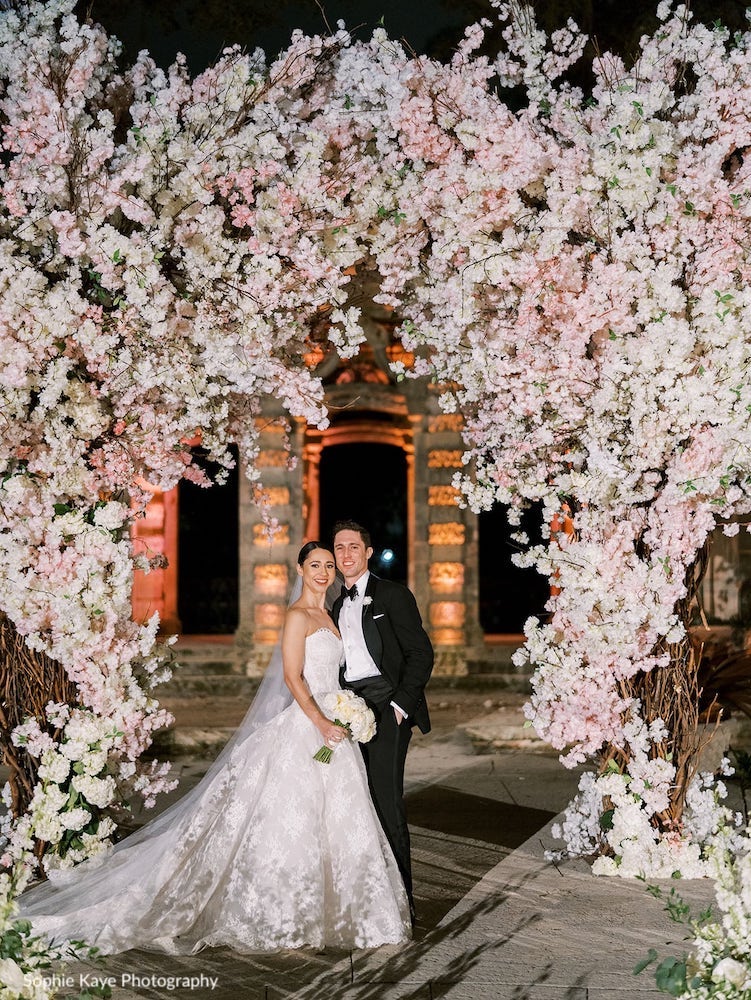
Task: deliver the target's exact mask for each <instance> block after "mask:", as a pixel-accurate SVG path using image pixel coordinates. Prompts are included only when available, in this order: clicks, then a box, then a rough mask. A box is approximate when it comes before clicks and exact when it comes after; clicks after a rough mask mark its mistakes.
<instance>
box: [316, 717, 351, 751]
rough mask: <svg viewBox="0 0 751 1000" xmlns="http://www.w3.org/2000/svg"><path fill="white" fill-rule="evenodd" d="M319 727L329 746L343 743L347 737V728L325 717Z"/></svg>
mask: <svg viewBox="0 0 751 1000" xmlns="http://www.w3.org/2000/svg"><path fill="white" fill-rule="evenodd" d="M318 728H319V729H320V731H321V735H322V736H323V740H324V743H325V744H326V746H327V747H334V746H336V745H337V743H341V742H342V740H346V739H347V730H346V729H342V727H341V726H337V725H335V724H334V723H333V722H331V721H330V720H329V719H324V720H323V722H322V723H320V724H319V726H318Z"/></svg>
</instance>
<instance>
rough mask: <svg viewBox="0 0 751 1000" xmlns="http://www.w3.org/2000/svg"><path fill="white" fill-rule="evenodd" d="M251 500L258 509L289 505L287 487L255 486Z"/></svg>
mask: <svg viewBox="0 0 751 1000" xmlns="http://www.w3.org/2000/svg"><path fill="white" fill-rule="evenodd" d="M253 500H254V502H255V503H257V504H258V506H259V507H264V506H265V507H287V506H288V505H289V487H288V486H263V487H261V486H257V487H256V488H255V489H254V490H253Z"/></svg>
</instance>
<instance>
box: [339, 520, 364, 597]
mask: <svg viewBox="0 0 751 1000" xmlns="http://www.w3.org/2000/svg"><path fill="white" fill-rule="evenodd" d="M334 555H335V556H336V565H337V567H338V569H339V572H340V573H341V574H342V576H343V577H344V581H345V583H346V584H347V586H348V587H351V586H352V584H353V583H355V581H357V580H359V579H360V577H361V576H362V575H363V573H364V572H365V570H366V569H367V568H368V559H370V557H371V556H372V555H373V550H372V549H371V548H370V547H368V548H365V542H363V540H362V538H361V537H360V533H359V531H350V530H349V529H348V528H347V529H345V530H344V531H337V533H336V535H335V536H334Z"/></svg>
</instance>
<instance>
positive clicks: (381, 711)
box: [347, 677, 412, 906]
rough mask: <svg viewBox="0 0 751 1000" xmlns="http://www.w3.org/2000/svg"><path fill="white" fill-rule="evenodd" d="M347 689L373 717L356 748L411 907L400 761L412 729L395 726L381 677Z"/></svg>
mask: <svg viewBox="0 0 751 1000" xmlns="http://www.w3.org/2000/svg"><path fill="white" fill-rule="evenodd" d="M347 687H350V688H352V690H353V691H355V692H356V693H357V694H359V695H360V697H361V698H363V699H364V700H365V702H366V703H367V704H368V705H369V706H370V708H371V709H372V710H373V713H374V715H375V719H376V726H377V730H376V735H375V736H374V737H373V739H372V740H371V741H370V743H362V744H360V748H361V750H362V755H363V757H364V759H365V768H366V770H367V772H368V783H369V785H370V794H371V796H372V798H373V804H374V805H375V808H376V812H377V813H378V818H379V819H380V821H381V826H382V827H383V830H384V833H385V834H386V837H387V839H388V842H389V844H391V850H392V851H393V852H394V857H395V858H396V863H397V865H398V866H399V871H400V872H401V875H402V878H403V879H404V887H405V889H406V890H407V896H408V897H409V901H410V906H411V905H412V864H411V861H410V851H409V828H408V826H407V814H406V810H405V808H404V762H405V760H406V758H407V748H408V747H409V741H410V739H411V738H412V727H411V726H410V724H409V722H408V721H407V719H403V720H402V722H401V724H400V725H397V722H396V716H395V714H394V709H393V706H392V705H391V704H390V701H391V697H392V695H393V689H392V688H391V686H390V685H389V683H388V682H387V681H386V680H385V679H384V678H382V677H380V678H375V679H370V678H368V679H367V680H365V681H354V682H353V683H349V682H347Z"/></svg>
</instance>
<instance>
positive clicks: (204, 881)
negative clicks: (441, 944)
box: [21, 629, 410, 954]
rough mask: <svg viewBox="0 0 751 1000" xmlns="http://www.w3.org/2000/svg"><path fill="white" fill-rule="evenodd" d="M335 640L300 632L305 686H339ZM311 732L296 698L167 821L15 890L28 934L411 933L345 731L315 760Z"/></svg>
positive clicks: (376, 937)
mask: <svg viewBox="0 0 751 1000" xmlns="http://www.w3.org/2000/svg"><path fill="white" fill-rule="evenodd" d="M341 648H342V647H341V640H340V639H339V638H338V637H337V636H336V635H334V633H333V632H331V631H330V630H329V629H319V630H318V631H317V632H314V633H313V634H312V635H310V636H308V638H307V640H306V645H305V665H304V670H303V672H304V676H305V679H306V681H307V683H308V686H309V687H310V689H311V692H312V693H313V695H315V694H321V693H323V692H326V691H331V690H333V689H336V688H338V687H339V659H340V655H341ZM322 742H323V741H322V738H321V734H320V732H319V731H318V729H316V727H315V726H314V725H313V723H312V722H311V721H310V720H309V719H308V718H307V716H306V715H305V714H304V713H303V711H302V710H301V709H300V707H299V706H298V704H297V703H296V702H293V704H292V705H290V706H289V708H287V709H285V711H283V712H282V713H281V715H278V716H276V718H273V719H272V720H271V721H270V722H267V723H266V724H265V725H264V726H263V727H262V728H260V729H258V730H257V731H256V732H255V733H253V734H252V735H251V736H249V737H248V739H246V740H245V741H244V742H242V743H240V744H239V745H237V746H236V747H235V748H234V749H233V750H232V752H231V754H230V755H229V758H228V760H227V762H225V763H224V765H223V766H222V767H221V768H220V769H219V771H218V773H216V774H214V775H213V776H212V775H208V776H207V778H206V779H204V781H203V782H202V783H201V784H200V785H199V786H198V788H197V789H195V790H194V793H197V794H194V798H195V804H193V805H191V808H189V809H188V810H183V812H184V815H182V816H180V815H179V814H178V821H170V819H169V817H168V813H169V812H170V810H167V813H165V814H164V818H166V819H167V821H166V822H164V821H163V817H157V819H156V820H155V821H154V822H153V823H152V824H149V825H148V826H147V827H145V828H144V829H143V830H142V831H139V832H138V833H137V834H135V835H133V837H132V838H126V839H125V840H124V841H122V842H121V844H119V845H117V846H116V847H115V849H114V850H113V851H112V852H111V853H109V854H107V855H105V856H104V857H103V858H93V859H91V860H90V861H87V862H85V863H84V864H82V865H80V866H78V868H76V869H73V870H72V871H69V872H61V873H57V875H56V877H55V878H54V881H51V882H48V883H44V884H43V885H40V886H38V887H36V888H34V889H31V890H30V891H29V892H28V893H26V894H24V896H23V897H22V899H21V915H22V916H24V917H28V918H29V919H30V920H31V921H32V926H33V929H34V932H35V933H39V934H44V935H46V936H47V937H49V938H50V939H52V940H54V941H61V940H84V941H86V942H87V943H89V944H92V945H97V947H98V948H99V949H100V950H101V951H102V952H104V953H114V952H119V951H126V950H127V949H129V948H143V949H148V950H154V951H163V952H168V953H171V954H190V953H193V952H196V951H198V950H199V949H200V948H203V947H205V946H207V945H211V946H215V945H226V946H228V947H230V948H233V949H234V950H235V951H238V952H254V951H275V950H278V949H282V948H300V947H303V946H312V947H315V948H322V947H324V946H331V947H335V948H372V947H375V946H377V945H381V944H387V943H398V942H401V941H404V940H406V939H408V938H409V936H410V920H409V907H408V904H407V899H406V894H405V891H404V886H403V884H402V880H401V877H400V875H399V871H398V869H397V866H396V862H395V861H394V857H393V854H392V853H391V849H390V847H389V846H388V843H387V841H386V838H385V836H384V834H383V831H382V830H381V827H380V824H379V822H378V819H377V816H376V813H375V810H374V808H373V805H372V802H371V800H370V794H369V792H368V786H367V779H366V775H365V767H364V764H363V761H362V755H361V753H360V749H359V747H358V746H357V745H356V744H354V743H352V742H350V741H348V740H345V741H344V742H342V743H341V744H339V746H338V747H337V748H336V750H335V751H334V754H333V758H332V760H331V763H330V764H321V763H320V762H318V761H315V760H313V755H314V753H315V752H316V751H317V750H318V749H319V747H320V746H321V744H322ZM172 808H173V809H174V807H172ZM160 820H161V821H162V822H160ZM152 828H153V836H152V835H151V833H150V831H151V830H152ZM144 834H145V836H144ZM130 840H133V841H134V843H133V844H132V845H129V841H130Z"/></svg>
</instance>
